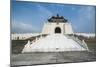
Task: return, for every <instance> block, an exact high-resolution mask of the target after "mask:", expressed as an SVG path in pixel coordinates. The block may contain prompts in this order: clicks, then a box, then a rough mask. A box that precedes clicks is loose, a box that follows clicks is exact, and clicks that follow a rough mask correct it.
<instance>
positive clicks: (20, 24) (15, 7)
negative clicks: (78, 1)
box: [11, 1, 96, 33]
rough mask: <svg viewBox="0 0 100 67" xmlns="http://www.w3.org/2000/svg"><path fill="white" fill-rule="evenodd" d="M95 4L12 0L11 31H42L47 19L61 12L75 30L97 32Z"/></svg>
mask: <svg viewBox="0 0 100 67" xmlns="http://www.w3.org/2000/svg"><path fill="white" fill-rule="evenodd" d="M95 10H96V7H95V6H89V5H74V4H54V3H39V2H24V1H23V2H20V1H12V6H11V26H12V27H11V32H13V33H34V32H41V31H42V27H43V25H44V23H45V22H47V19H48V18H50V17H51V16H55V15H56V14H59V15H61V16H64V17H65V18H67V19H68V21H69V22H70V23H71V24H72V27H73V30H74V32H85V33H90V32H91V33H95V24H96V19H95Z"/></svg>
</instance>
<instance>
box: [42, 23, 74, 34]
mask: <svg viewBox="0 0 100 67" xmlns="http://www.w3.org/2000/svg"><path fill="white" fill-rule="evenodd" d="M56 27H60V28H61V34H71V33H73V30H72V27H71V24H70V23H59V24H57V23H45V24H44V27H43V30H42V34H54V33H55V28H56Z"/></svg>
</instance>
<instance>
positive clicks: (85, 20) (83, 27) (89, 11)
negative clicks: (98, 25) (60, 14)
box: [73, 6, 95, 32]
mask: <svg viewBox="0 0 100 67" xmlns="http://www.w3.org/2000/svg"><path fill="white" fill-rule="evenodd" d="M75 21H76V23H75V24H73V25H74V28H75V29H76V30H78V31H84V32H95V10H94V7H90V6H87V7H81V9H80V10H79V11H78V17H76V20H75Z"/></svg>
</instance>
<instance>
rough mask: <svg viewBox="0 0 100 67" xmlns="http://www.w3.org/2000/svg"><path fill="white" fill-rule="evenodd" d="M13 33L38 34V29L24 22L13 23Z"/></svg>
mask: <svg viewBox="0 0 100 67" xmlns="http://www.w3.org/2000/svg"><path fill="white" fill-rule="evenodd" d="M11 32H15V33H28V32H36V27H35V26H32V25H31V24H27V23H23V22H12V24H11Z"/></svg>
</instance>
